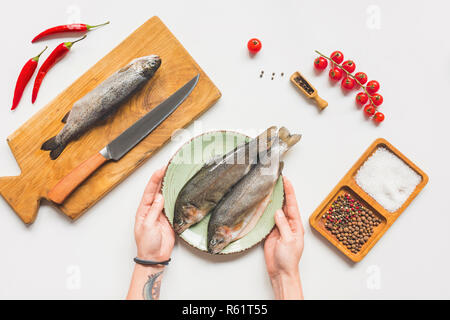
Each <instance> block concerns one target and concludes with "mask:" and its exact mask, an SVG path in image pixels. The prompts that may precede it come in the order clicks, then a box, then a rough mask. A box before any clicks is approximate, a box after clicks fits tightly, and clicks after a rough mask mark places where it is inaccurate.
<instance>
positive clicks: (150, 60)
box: [136, 54, 161, 78]
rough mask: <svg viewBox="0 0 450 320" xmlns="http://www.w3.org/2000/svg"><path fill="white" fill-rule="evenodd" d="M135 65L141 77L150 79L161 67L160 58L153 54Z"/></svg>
mask: <svg viewBox="0 0 450 320" xmlns="http://www.w3.org/2000/svg"><path fill="white" fill-rule="evenodd" d="M136 63H137V65H136V66H137V68H138V69H139V71H140V72H141V73H142V75H143V76H144V77H146V78H151V77H152V76H153V74H154V73H155V72H156V70H158V69H159V67H160V66H161V58H160V57H159V56H157V55H154V54H153V55H150V56H146V57H142V58H140V59H139V60H138V61H137V62H136Z"/></svg>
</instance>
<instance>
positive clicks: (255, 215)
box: [233, 188, 273, 241]
mask: <svg viewBox="0 0 450 320" xmlns="http://www.w3.org/2000/svg"><path fill="white" fill-rule="evenodd" d="M272 193H273V188H272V190H271V191H270V193H269V194H268V195H267V196H266V197H265V198H264V199H263V200H262V201H261V202H260V203H259V204H258V206H257V207H256V208H254V209H253V212H252V213H251V217H250V219H249V221H248V222H247V225H246V226H245V227H244V228H243V229H242V230H241V232H239V234H238V235H237V237H236V238H235V239H233V241H236V240H239V239H241V238H243V237H245V236H246V235H247V234H248V233H249V232H250V231H252V230H253V229H254V228H255V227H256V225H257V223H258V221H259V219H261V217H262V215H263V214H264V212H265V211H266V209H267V206H268V205H269V203H270V199H271V198H272Z"/></svg>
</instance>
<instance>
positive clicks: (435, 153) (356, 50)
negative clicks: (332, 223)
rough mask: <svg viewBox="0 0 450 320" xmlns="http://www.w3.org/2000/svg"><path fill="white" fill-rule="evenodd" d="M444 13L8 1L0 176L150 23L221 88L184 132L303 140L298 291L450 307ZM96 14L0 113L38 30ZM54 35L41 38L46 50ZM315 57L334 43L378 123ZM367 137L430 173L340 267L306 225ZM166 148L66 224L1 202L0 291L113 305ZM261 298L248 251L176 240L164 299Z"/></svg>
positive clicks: (395, 5) (407, 4) (263, 289)
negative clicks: (274, 131) (301, 83)
mask: <svg viewBox="0 0 450 320" xmlns="http://www.w3.org/2000/svg"><path fill="white" fill-rule="evenodd" d="M449 10H450V3H449V2H448V1H415V2H412V1H376V0H373V1H366V0H364V1H361V0H358V1H356V0H355V1H294V0H292V1H261V0H259V1H234V0H233V1H230V0H229V1H206V0H204V1H199V0H190V1H153V0H146V1H132V0H127V1H106V0H105V1H95V2H94V1H76V0H73V1H66V0H64V1H48V0H47V1H44V0H41V1H8V2H7V4H3V6H2V10H1V11H0V29H1V30H2V37H1V53H0V55H1V59H0V69H1V70H2V71H1V77H0V92H1V94H0V99H1V100H0V102H1V103H0V105H1V106H2V108H0V124H1V126H0V137H1V140H0V152H1V155H2V156H1V160H0V161H1V165H0V176H8V175H18V174H19V169H18V166H17V165H16V162H15V160H14V158H13V156H12V154H11V152H10V150H9V148H8V146H7V143H6V137H7V136H8V135H9V134H11V133H12V132H13V131H14V130H15V129H17V128H19V126H20V125H21V124H23V123H24V122H25V121H26V120H27V119H28V118H29V117H30V116H31V115H32V114H33V113H35V112H36V111H37V110H39V109H40V108H42V107H44V106H45V105H46V104H47V103H48V102H49V101H50V100H51V99H53V98H54V97H55V96H56V95H57V94H58V93H59V92H60V91H62V90H63V89H64V88H66V87H67V86H68V85H70V84H71V83H72V82H73V81H74V80H75V79H77V78H78V77H79V76H80V75H82V74H83V73H84V72H85V71H86V70H87V69H88V68H90V67H91V66H92V65H93V64H94V63H95V62H96V61H98V60H99V59H100V58H102V57H103V56H104V55H105V54H106V53H108V52H109V51H110V50H111V49H112V48H114V47H115V46H116V45H117V44H119V43H120V42H121V41H122V40H123V39H124V38H125V37H126V36H127V35H128V34H130V33H131V32H132V31H134V30H135V29H136V28H137V27H139V26H140V25H141V24H142V23H144V22H145V21H146V20H147V19H148V18H150V17H152V16H153V15H158V16H160V18H161V19H162V20H163V22H164V23H166V25H167V26H168V27H169V28H170V29H171V31H172V32H173V33H174V34H175V36H176V37H177V38H178V39H179V40H180V41H181V42H182V43H183V45H184V46H185V47H186V49H187V50H188V51H189V52H190V53H191V55H192V56H193V57H194V59H195V60H196V61H197V62H198V63H199V65H200V66H201V67H202V68H203V69H204V70H205V72H206V73H207V74H208V75H209V76H210V78H211V79H212V80H213V82H214V83H215V84H216V85H217V87H218V88H219V89H220V90H221V92H222V94H223V96H222V98H221V99H220V100H219V102H218V103H217V104H216V105H215V106H214V107H213V108H212V109H210V110H209V111H208V112H207V113H206V114H204V115H203V116H202V117H201V118H200V122H199V123H197V129H196V130H194V125H191V126H190V127H189V130H190V132H191V133H192V135H194V134H198V133H201V132H203V131H208V130H214V129H232V130H238V131H243V132H246V131H250V130H251V131H252V132H254V130H257V129H258V130H259V129H264V128H266V127H268V126H270V125H273V124H275V125H285V126H286V127H288V128H289V129H291V131H294V132H301V133H302V134H303V139H302V141H301V143H300V144H298V145H297V146H296V147H295V148H294V149H293V150H291V152H290V153H289V154H288V155H287V156H286V158H285V170H284V173H285V175H287V176H288V177H289V178H290V179H291V180H292V181H293V183H294V186H295V188H296V191H297V195H298V201H299V204H300V209H301V213H302V218H303V222H304V225H305V229H306V234H305V250H304V253H303V257H302V260H301V263H300V272H301V277H302V281H303V286H304V293H305V297H306V298H308V299H319V298H325V299H328V298H337V299H347V298H355V299H365V298H374V299H380V298H388V299H392V298H447V299H448V298H450V289H449V285H450V273H449V270H450V258H449V249H448V245H449V243H450V236H449V234H450V233H449V228H450V212H449V209H448V208H449V204H448V190H449V187H448V183H449V181H450V174H449V169H448V167H449V151H448V147H449V143H448V138H449V129H448V127H449V124H448V123H449V121H450V109H449V107H450V106H449V103H448V93H449V87H450V86H449V85H450V80H449V79H450V78H449V71H450V60H449V58H450V44H449V41H448V35H447V31H448V12H449ZM106 20H111V24H110V25H109V26H106V27H104V28H102V29H98V30H96V31H92V32H91V33H90V34H89V36H88V38H87V39H86V40H84V41H82V42H80V43H77V45H76V46H74V47H73V50H72V51H71V52H70V53H69V55H68V56H67V57H66V58H65V59H64V60H63V61H61V62H60V63H59V64H58V65H57V66H56V67H54V69H53V70H51V72H50V73H49V74H48V76H47V77H46V79H45V81H44V83H43V86H42V88H41V91H40V94H39V98H38V100H37V102H36V104H35V105H31V103H30V97H31V89H32V88H31V87H32V85H29V86H28V87H27V89H26V91H25V93H24V97H23V100H22V103H21V104H20V106H19V107H18V109H17V110H16V111H15V112H11V111H10V110H9V109H10V105H11V101H12V95H13V91H14V83H15V81H16V78H17V76H18V73H19V71H20V68H21V67H22V65H23V64H24V63H25V61H27V59H29V58H30V57H32V56H34V55H36V54H37V53H38V52H39V51H40V50H41V49H42V48H43V46H44V42H41V43H37V44H33V45H32V44H30V42H29V41H30V40H31V39H32V38H33V36H35V35H36V33H37V32H40V31H41V30H43V29H45V28H47V27H50V26H54V25H59V24H64V23H68V22H80V21H81V22H86V23H89V24H97V23H102V22H104V21H106ZM252 37H258V38H260V39H261V40H262V43H263V49H262V51H261V52H260V53H259V54H258V55H257V56H256V57H255V58H253V59H251V58H250V57H249V56H248V54H247V50H246V42H247V41H248V39H250V38H252ZM63 39H65V38H62V39H61V38H59V39H58V38H57V39H51V40H49V41H47V42H45V43H46V44H48V45H49V49H53V48H54V47H55V46H56V45H57V44H59V43H60V42H62V41H65V40H63ZM71 39H72V38H71ZM314 49H317V50H319V51H322V52H324V53H327V54H330V53H331V52H332V51H334V50H336V49H338V50H341V51H342V52H343V53H344V55H345V57H346V58H352V59H353V60H354V61H355V62H356V65H357V70H361V71H364V72H366V73H367V74H368V75H369V78H371V79H376V80H378V81H379V82H380V83H381V90H380V93H381V94H382V95H383V96H384V99H385V103H384V104H383V112H384V113H385V114H386V121H385V122H384V123H383V124H382V125H381V126H379V127H377V126H375V125H373V124H372V122H371V121H367V120H365V118H364V116H363V113H362V111H361V110H358V109H357V108H356V106H355V103H354V95H355V93H352V94H348V95H344V94H343V93H342V91H341V89H340V87H339V86H338V85H337V86H333V85H331V84H330V82H329V80H328V77H327V75H326V73H323V74H320V75H319V74H315V72H314V70H313V67H312V66H313V60H314V58H315V54H314ZM47 54H48V53H46V55H45V56H44V58H45V57H46V56H47ZM261 70H264V71H265V75H266V76H265V77H264V78H262V79H260V78H259V73H260V71H261ZM296 70H299V71H301V72H302V73H303V74H304V75H305V76H306V77H307V78H308V79H309V80H311V82H312V83H313V84H314V85H315V86H316V88H317V89H318V91H319V93H320V94H321V95H322V97H323V98H324V99H326V100H328V102H329V107H328V108H327V109H326V111H325V112H323V113H322V114H319V113H318V112H317V109H316V107H315V106H314V105H313V104H310V103H309V102H307V101H306V100H305V98H304V97H303V96H302V95H301V94H299V92H297V91H296V90H295V89H294V88H293V87H292V85H291V84H290V82H289V76H290V75H291V74H292V73H293V72H294V71H296ZM272 72H275V73H276V76H275V79H274V80H273V81H271V80H270V77H269V76H268V75H269V74H271V73H272ZM281 72H284V74H285V76H284V77H280V73H281ZM199 131H200V132H199ZM378 137H383V138H386V139H387V140H388V141H390V142H391V143H392V144H393V145H394V146H396V147H397V148H398V149H399V150H400V151H401V152H403V153H404V154H405V155H406V156H408V157H409V158H410V159H411V160H412V161H413V162H415V163H416V164H417V165H418V166H419V167H421V168H422V169H423V170H424V171H425V172H427V173H428V175H429V177H430V182H429V183H428V185H427V186H426V188H425V189H424V190H423V191H422V193H421V194H420V195H419V196H418V197H417V198H416V199H415V200H414V201H413V203H412V204H411V206H410V207H409V208H408V209H407V210H406V211H405V212H404V213H403V215H402V216H401V217H400V218H399V219H398V220H397V222H396V223H395V224H394V225H393V226H392V227H391V228H390V229H389V231H388V232H387V233H386V234H385V235H384V236H383V237H382V239H381V240H380V241H379V242H378V243H377V245H376V246H375V247H374V248H373V249H372V251H371V252H370V253H369V254H368V256H367V257H366V258H365V259H364V260H363V261H362V262H360V263H358V264H352V263H350V262H349V261H348V260H346V258H345V257H344V256H343V255H342V254H341V253H339V252H338V251H337V250H335V249H334V248H333V247H332V246H330V245H329V244H328V243H327V242H326V241H324V239H323V238H322V237H320V236H319V235H317V234H316V233H314V232H313V231H312V230H311V228H310V226H309V224H308V217H309V215H310V214H311V213H312V212H313V211H314V210H315V209H316V207H317V206H318V205H319V203H320V202H321V201H322V200H323V199H324V197H325V196H327V195H328V193H329V192H330V191H331V189H332V188H333V187H334V186H335V185H336V183H337V182H338V181H339V180H340V179H341V177H342V176H343V175H344V174H345V173H346V172H347V170H348V169H349V168H350V167H351V166H352V165H353V163H354V162H355V161H356V160H357V159H358V158H359V156H360V155H361V154H362V152H363V151H364V150H365V149H366V148H367V147H368V146H369V145H370V144H371V143H372V141H373V140H375V139H376V138H378ZM178 145H179V143H175V142H171V143H169V144H168V145H166V146H165V147H164V148H163V149H162V150H161V151H160V152H158V153H157V154H156V155H155V156H154V157H153V158H151V159H150V160H149V161H148V162H146V163H145V164H144V165H143V166H142V167H141V168H140V169H138V170H137V171H136V172H135V173H134V174H132V175H131V176H130V177H129V178H128V179H126V180H125V181H124V182H123V183H122V184H120V185H119V186H118V187H117V188H115V189H114V190H113V191H112V192H110V193H109V194H108V195H107V196H106V197H105V198H104V199H103V200H101V201H100V202H99V203H98V204H96V205H95V206H94V207H93V208H92V209H90V210H89V211H88V212H87V213H86V214H85V215H84V216H82V217H81V218H80V219H79V220H78V221H76V222H71V221H69V220H68V219H67V218H66V217H65V216H64V215H62V214H61V213H59V212H58V211H57V210H55V209H54V208H52V207H50V206H49V205H43V206H42V207H41V208H40V210H39V215H38V217H37V219H36V221H35V223H34V224H33V225H31V226H29V227H27V226H25V225H24V224H23V223H22V222H21V220H19V218H18V217H17V216H16V215H15V214H14V212H13V211H12V210H11V209H10V208H9V206H8V205H7V204H6V202H5V201H4V200H3V199H1V200H0V298H45V299H46V298H57V299H81V298H87V299H92V298H95V299H100V298H106V299H121V298H124V297H125V295H126V292H127V289H128V285H129V281H130V276H131V272H132V268H133V263H132V258H133V257H134V256H135V250H136V249H135V244H134V238H133V222H134V214H135V210H136V208H137V204H138V201H139V199H140V197H141V193H142V190H143V188H144V186H145V185H146V183H147V181H148V179H149V177H150V175H151V174H152V172H153V171H154V170H156V169H157V168H160V167H161V166H163V165H164V164H165V163H166V162H167V161H168V159H169V158H170V157H171V155H172V154H173V152H174V151H175V150H176V148H177V146H178ZM86 156H89V155H86ZM272 297H273V294H272V290H271V287H270V283H269V280H268V277H267V274H266V271H265V265H264V258H263V251H262V247H261V246H257V247H255V248H253V249H252V250H250V251H248V252H246V253H245V254H241V255H239V256H236V257H210V256H206V255H204V254H200V253H198V252H196V251H195V250H193V249H190V248H188V247H186V245H184V244H183V243H177V245H176V246H175V249H174V251H173V262H172V263H171V265H170V266H169V267H168V268H167V271H166V273H165V278H164V282H163V286H162V290H161V298H163V299H182V298H185V299H190V298H192V299H201V298H211V299H233V298H235V299H244V298H250V299H253V298H255V299H271V298H272Z"/></svg>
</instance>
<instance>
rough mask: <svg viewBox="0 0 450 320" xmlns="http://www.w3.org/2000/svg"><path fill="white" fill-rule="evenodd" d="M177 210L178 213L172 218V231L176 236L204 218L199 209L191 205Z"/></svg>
mask: <svg viewBox="0 0 450 320" xmlns="http://www.w3.org/2000/svg"><path fill="white" fill-rule="evenodd" d="M179 210H180V212H178V214H177V213H176V214H175V216H174V218H173V229H174V230H175V232H176V233H177V234H182V233H183V232H184V231H185V230H186V229H188V228H189V227H190V226H192V225H193V224H195V223H197V222H198V221H200V220H201V219H202V218H203V217H204V216H205V215H204V214H203V212H202V211H201V210H200V209H198V208H197V207H195V206H193V205H191V204H188V205H183V206H182V207H181V208H180V209H179Z"/></svg>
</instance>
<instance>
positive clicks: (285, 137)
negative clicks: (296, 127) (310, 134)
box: [278, 127, 302, 149]
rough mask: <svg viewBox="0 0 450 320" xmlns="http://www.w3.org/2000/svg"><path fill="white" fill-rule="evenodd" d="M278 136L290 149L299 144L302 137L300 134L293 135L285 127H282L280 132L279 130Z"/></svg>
mask: <svg viewBox="0 0 450 320" xmlns="http://www.w3.org/2000/svg"><path fill="white" fill-rule="evenodd" d="M278 136H279V137H280V139H281V140H282V141H283V142H284V143H286V145H287V147H288V149H289V148H291V147H292V146H293V145H294V144H296V143H297V142H299V141H300V138H301V137H302V136H301V135H300V134H291V133H290V132H289V130H288V129H286V128H285V127H281V128H280V130H278Z"/></svg>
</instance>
